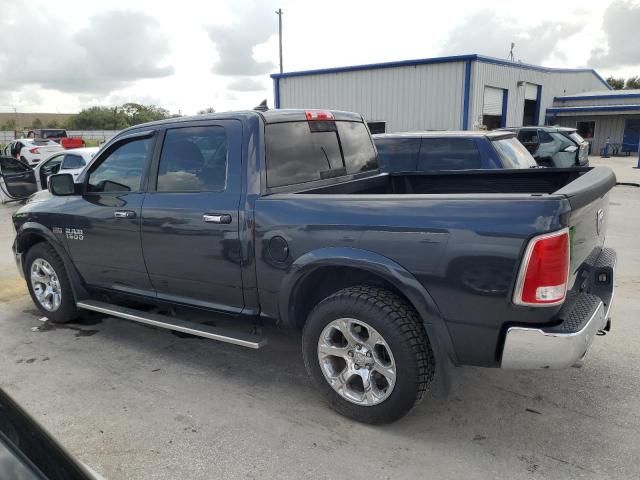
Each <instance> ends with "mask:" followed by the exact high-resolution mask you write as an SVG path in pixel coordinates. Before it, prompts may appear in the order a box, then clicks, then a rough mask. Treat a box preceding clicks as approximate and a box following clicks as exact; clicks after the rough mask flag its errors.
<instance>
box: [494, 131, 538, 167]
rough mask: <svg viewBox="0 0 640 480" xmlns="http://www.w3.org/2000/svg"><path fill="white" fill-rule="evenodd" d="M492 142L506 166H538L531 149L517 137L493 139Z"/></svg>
mask: <svg viewBox="0 0 640 480" xmlns="http://www.w3.org/2000/svg"><path fill="white" fill-rule="evenodd" d="M491 144H492V145H493V146H494V148H495V149H496V151H497V152H498V155H499V156H500V158H501V159H502V163H503V165H504V168H533V167H536V166H538V164H537V162H536V161H535V159H534V158H533V157H532V156H531V154H530V153H529V150H527V149H526V148H525V146H524V145H522V143H520V142H519V141H518V140H517V139H516V138H515V137H511V138H501V139H499V140H493V141H492V142H491Z"/></svg>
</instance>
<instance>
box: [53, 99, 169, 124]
mask: <svg viewBox="0 0 640 480" xmlns="http://www.w3.org/2000/svg"><path fill="white" fill-rule="evenodd" d="M170 116H171V115H170V114H169V111H168V110H166V109H164V108H162V107H158V106H155V105H140V104H139V103H125V104H124V105H121V106H119V107H89V108H85V109H83V110H82V111H80V113H78V114H76V115H73V116H72V117H69V118H68V119H67V121H66V122H65V127H66V128H68V129H73V130H122V129H123V128H127V127H130V126H132V125H138V124H139V123H145V122H152V121H154V120H162V119H165V118H169V117H170Z"/></svg>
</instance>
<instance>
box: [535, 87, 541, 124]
mask: <svg viewBox="0 0 640 480" xmlns="http://www.w3.org/2000/svg"><path fill="white" fill-rule="evenodd" d="M541 107H542V85H538V92H537V94H536V113H535V114H534V117H533V120H534V121H535V124H536V125H540V108H541Z"/></svg>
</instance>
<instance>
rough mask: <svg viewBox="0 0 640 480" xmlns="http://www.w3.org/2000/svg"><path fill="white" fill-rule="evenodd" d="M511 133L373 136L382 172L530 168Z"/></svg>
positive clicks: (526, 154)
mask: <svg viewBox="0 0 640 480" xmlns="http://www.w3.org/2000/svg"><path fill="white" fill-rule="evenodd" d="M515 137H516V134H515V133H512V132H497V131H492V132H486V131H462V132H445V131H441V132H409V133H387V134H380V135H373V140H374V142H375V144H376V148H377V150H378V163H379V165H380V169H381V170H382V171H383V172H427V171H442V170H480V169H497V168H532V167H537V166H538V164H537V163H536V161H535V160H534V159H533V157H532V156H531V154H530V153H529V152H528V151H527V149H526V148H524V147H523V146H522V144H521V143H520V142H518V140H517V139H516V138H515Z"/></svg>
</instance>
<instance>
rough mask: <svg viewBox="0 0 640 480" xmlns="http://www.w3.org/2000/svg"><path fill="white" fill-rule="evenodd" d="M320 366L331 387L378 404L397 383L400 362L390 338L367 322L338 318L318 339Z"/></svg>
mask: <svg viewBox="0 0 640 480" xmlns="http://www.w3.org/2000/svg"><path fill="white" fill-rule="evenodd" d="M318 361H319V362H320V369H321V370H322V373H323V375H324V377H325V378H326V380H327V382H328V383H329V385H331V387H332V388H333V389H334V390H335V391H336V393H338V395H340V396H341V397H342V398H344V399H345V400H348V401H349V402H351V403H355V404H357V405H362V406H372V405H377V404H379V403H381V402H383V401H385V400H386V399H387V398H389V395H391V392H393V388H394V386H395V384H396V363H395V360H394V358H393V354H392V352H391V349H390V348H389V345H388V344H387V342H386V340H385V339H384V338H383V337H382V335H380V333H379V332H378V331H377V330H375V329H374V328H373V327H371V326H370V325H368V324H367V323H365V322H363V321H361V320H357V319H354V318H338V319H337V320H334V321H332V322H331V323H329V324H328V325H327V326H326V327H325V328H324V330H322V333H321V334H320V338H319V339H318Z"/></svg>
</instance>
